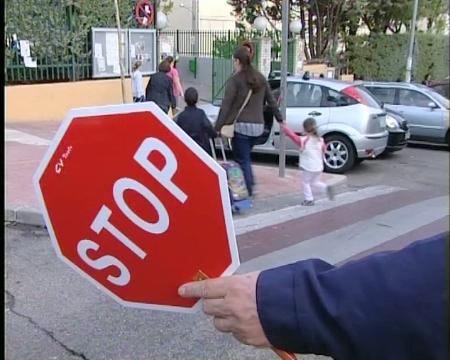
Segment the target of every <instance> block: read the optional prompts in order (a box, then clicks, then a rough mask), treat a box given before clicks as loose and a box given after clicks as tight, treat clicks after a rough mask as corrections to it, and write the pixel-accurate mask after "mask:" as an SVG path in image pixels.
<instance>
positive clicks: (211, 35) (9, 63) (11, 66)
mask: <svg viewBox="0 0 450 360" xmlns="http://www.w3.org/2000/svg"><path fill="white" fill-rule="evenodd" d="M266 35H268V36H271V37H272V39H274V40H275V41H277V39H278V38H279V34H278V33H276V32H273V33H267V34H266ZM159 36H161V38H163V37H164V38H165V39H169V40H170V42H171V44H172V46H173V50H174V53H175V54H178V55H180V56H192V57H211V58H225V59H229V58H231V55H232V53H233V51H234V49H235V47H236V46H237V45H238V44H239V43H240V42H242V41H243V40H244V39H251V38H254V37H256V36H258V35H257V33H255V32H253V31H252V32H244V31H239V30H236V31H183V30H176V31H161V32H158V37H159ZM31 41H32V40H31ZM17 45H18V42H17V41H14V40H13V38H12V34H9V35H8V34H5V81H6V84H7V85H13V84H31V83H43V82H63V81H78V80H87V79H92V56H91V51H92V44H91V36H90V34H89V35H88V36H86V40H85V43H84V51H83V52H82V54H81V55H73V54H71V53H70V50H69V49H64V51H63V53H62V54H61V52H60V54H61V55H59V56H51V55H44V56H37V57H35V59H36V67H26V66H25V64H24V59H23V57H22V56H21V54H20V49H19V48H18V46H17ZM275 54H276V52H275Z"/></svg>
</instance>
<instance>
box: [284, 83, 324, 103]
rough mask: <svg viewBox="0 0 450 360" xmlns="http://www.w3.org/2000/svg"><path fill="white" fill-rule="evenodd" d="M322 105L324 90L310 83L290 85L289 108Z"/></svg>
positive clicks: (288, 87)
mask: <svg viewBox="0 0 450 360" xmlns="http://www.w3.org/2000/svg"><path fill="white" fill-rule="evenodd" d="M321 103H322V88H321V87H320V86H318V85H314V84H308V83H288V86H287V106H290V107H320V106H321Z"/></svg>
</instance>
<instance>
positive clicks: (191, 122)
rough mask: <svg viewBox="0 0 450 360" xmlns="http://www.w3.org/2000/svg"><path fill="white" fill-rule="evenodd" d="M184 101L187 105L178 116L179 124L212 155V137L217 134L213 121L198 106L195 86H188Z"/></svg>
mask: <svg viewBox="0 0 450 360" xmlns="http://www.w3.org/2000/svg"><path fill="white" fill-rule="evenodd" d="M184 101H185V102H186V104H187V106H186V108H185V109H184V111H182V112H181V113H180V114H179V115H178V116H177V123H178V125H179V126H180V127H181V128H182V129H183V130H184V131H185V132H186V134H188V135H189V136H190V137H191V138H192V139H193V140H194V141H195V142H196V143H197V144H199V145H200V146H201V147H202V148H203V150H205V151H206V152H207V153H208V154H209V155H211V156H212V150H211V144H210V141H209V140H210V139H212V138H215V137H216V136H217V133H216V131H215V130H214V128H213V126H212V125H211V122H210V121H209V120H208V117H207V116H206V114H205V112H204V111H203V110H202V109H199V108H197V106H196V105H197V102H198V92H197V90H196V89H194V88H193V87H190V88H187V89H186V91H185V93H184Z"/></svg>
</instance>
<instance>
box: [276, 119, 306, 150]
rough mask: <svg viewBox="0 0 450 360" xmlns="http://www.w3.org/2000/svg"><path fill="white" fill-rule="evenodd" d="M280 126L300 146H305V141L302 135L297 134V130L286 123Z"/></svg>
mask: <svg viewBox="0 0 450 360" xmlns="http://www.w3.org/2000/svg"><path fill="white" fill-rule="evenodd" d="M280 128H281V129H282V131H283V132H284V133H285V134H286V136H287V137H289V138H290V139H291V140H292V141H293V142H294V143H295V144H297V145H298V146H299V148H300V149H301V148H303V141H302V137H301V136H299V135H297V134H296V133H295V132H293V131H292V130H291V129H289V128H288V127H287V126H286V125H285V124H284V123H281V124H280Z"/></svg>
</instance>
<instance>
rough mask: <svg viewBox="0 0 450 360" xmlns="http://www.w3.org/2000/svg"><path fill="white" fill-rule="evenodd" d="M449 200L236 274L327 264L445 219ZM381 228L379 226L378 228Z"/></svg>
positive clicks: (401, 211) (305, 244) (348, 230)
mask: <svg viewBox="0 0 450 360" xmlns="http://www.w3.org/2000/svg"><path fill="white" fill-rule="evenodd" d="M448 202H449V197H448V196H441V197H436V198H432V199H428V200H424V201H420V202H418V203H415V204H411V205H407V206H403V207H401V208H398V209H395V210H392V211H388V212H386V213H384V214H381V215H378V216H375V217H373V218H371V219H368V220H363V221H358V222H356V223H354V224H352V225H349V226H345V227H343V228H341V229H338V230H335V231H331V232H329V233H327V234H325V235H321V236H317V237H314V238H311V239H309V240H305V241H302V242H300V243H298V244H295V245H292V246H288V247H286V248H284V249H281V250H277V251H275V252H272V253H270V254H266V255H262V256H259V257H257V258H254V259H252V260H249V261H246V262H244V263H242V264H241V266H240V267H239V269H238V271H237V273H245V272H249V271H254V270H263V269H268V268H271V267H276V266H281V265H284V264H289V263H292V262H296V261H300V260H306V259H310V258H319V259H323V260H325V261H327V262H329V263H331V264H336V263H339V262H342V261H344V260H346V259H348V258H351V257H352V256H355V255H357V254H360V253H362V252H364V251H367V250H369V249H372V248H374V247H376V246H378V245H381V244H383V243H385V242H387V241H390V240H393V239H395V238H397V237H398V236H401V235H403V234H405V233H408V232H410V231H413V230H416V229H418V228H420V227H422V226H425V225H428V224H430V223H432V222H433V221H436V220H439V219H442V218H443V217H445V216H448V215H449V208H448ZM381 224H382V226H381Z"/></svg>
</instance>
